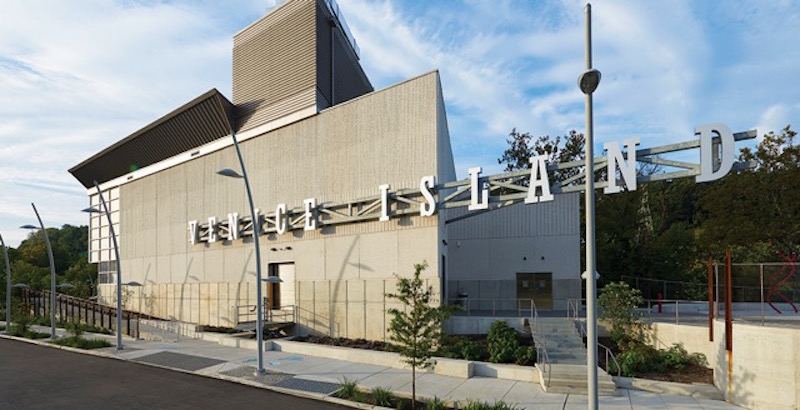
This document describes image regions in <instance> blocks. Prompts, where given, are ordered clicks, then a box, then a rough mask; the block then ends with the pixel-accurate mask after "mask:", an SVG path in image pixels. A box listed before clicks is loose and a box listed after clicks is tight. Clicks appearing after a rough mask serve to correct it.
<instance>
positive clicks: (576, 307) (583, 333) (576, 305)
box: [567, 299, 622, 379]
mask: <svg viewBox="0 0 800 410" xmlns="http://www.w3.org/2000/svg"><path fill="white" fill-rule="evenodd" d="M583 300H584V299H568V300H567V317H568V318H569V319H570V320H572V321H573V322H575V323H577V325H578V333H579V334H580V337H581V339H583V338H584V337H586V325H585V324H584V323H583V322H582V321H581V320H580V306H579V303H580V302H581V301H583ZM573 302H574V307H573V306H572V304H573ZM571 311H574V315H570V312H571ZM597 347H602V348H603V349H604V350H605V353H606V354H605V358H606V360H605V369H606V372H608V359H609V358H611V361H613V362H614V366H615V368H616V369H617V376H616V378H617V379H619V378H620V377H621V376H622V369H621V368H620V366H619V362H618V361H617V357H616V356H614V352H612V351H611V349H609V348H608V347H607V346H605V345H603V344H602V343H597ZM612 377H613V376H612Z"/></svg>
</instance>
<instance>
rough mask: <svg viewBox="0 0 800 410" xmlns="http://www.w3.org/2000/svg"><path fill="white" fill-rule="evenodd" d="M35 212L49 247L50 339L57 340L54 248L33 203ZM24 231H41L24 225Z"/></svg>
mask: <svg viewBox="0 0 800 410" xmlns="http://www.w3.org/2000/svg"><path fill="white" fill-rule="evenodd" d="M31 206H32V207H33V212H34V213H35V214H36V219H38V220H39V226H40V227H41V229H42V234H44V243H45V245H47V256H48V258H50V338H51V339H55V338H56V264H55V262H54V261H53V248H52V247H51V246H50V237H48V236H47V229H45V228H44V223H43V222H42V217H40V216H39V211H38V210H36V205H34V203H33V202H31ZM20 228H22V229H39V228H37V227H36V226H33V225H22V226H20Z"/></svg>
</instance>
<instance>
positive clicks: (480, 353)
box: [458, 340, 488, 360]
mask: <svg viewBox="0 0 800 410" xmlns="http://www.w3.org/2000/svg"><path fill="white" fill-rule="evenodd" d="M458 347H459V352H460V353H461V359H464V360H483V359H484V358H485V357H486V356H487V355H488V354H487V352H486V347H484V346H483V345H482V344H481V343H478V342H473V341H471V340H464V341H462V342H461V343H459V346H458Z"/></svg>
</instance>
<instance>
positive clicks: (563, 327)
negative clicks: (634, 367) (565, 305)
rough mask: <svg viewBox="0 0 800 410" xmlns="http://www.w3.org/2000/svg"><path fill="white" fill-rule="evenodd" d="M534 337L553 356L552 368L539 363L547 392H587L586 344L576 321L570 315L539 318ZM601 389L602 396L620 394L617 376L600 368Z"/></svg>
mask: <svg viewBox="0 0 800 410" xmlns="http://www.w3.org/2000/svg"><path fill="white" fill-rule="evenodd" d="M533 339H534V340H535V341H536V345H537V346H539V347H541V346H545V345H546V348H547V355H548V357H549V359H550V366H549V367H548V366H544V365H543V364H542V365H539V364H537V368H538V369H539V375H540V378H539V380H540V381H541V384H542V388H543V389H544V391H546V392H548V393H561V394H587V393H588V389H587V378H588V377H587V374H586V373H587V369H586V347H585V346H584V345H583V340H582V339H581V337H580V335H579V334H578V331H577V329H576V328H575V324H574V323H573V322H572V321H570V320H569V319H567V318H539V329H538V334H537V329H536V328H535V327H534V328H533ZM548 371H549V372H550V374H548ZM597 390H598V394H599V395H601V396H617V395H619V393H617V389H616V385H615V384H614V380H613V378H612V377H611V376H609V375H608V374H607V373H606V372H605V371H604V370H603V369H601V368H599V367H598V368H597Z"/></svg>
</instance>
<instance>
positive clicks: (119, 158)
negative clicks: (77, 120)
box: [69, 88, 234, 188]
mask: <svg viewBox="0 0 800 410" xmlns="http://www.w3.org/2000/svg"><path fill="white" fill-rule="evenodd" d="M233 118H234V106H233V104H232V103H231V102H230V101H228V99H227V98H225V96H223V95H222V94H221V93H220V92H219V91H217V89H215V88H214V89H211V90H209V91H208V92H206V93H204V94H203V95H201V96H199V97H197V98H195V99H194V100H192V101H189V102H188V103H186V104H184V105H183V106H181V107H180V108H178V109H176V110H174V111H172V112H170V113H169V114H167V115H165V116H163V117H161V118H159V119H158V120H156V121H154V122H152V123H151V124H149V125H148V126H146V127H144V128H142V129H140V130H139V131H136V132H134V133H133V134H131V135H129V136H127V137H125V138H123V139H122V140H120V141H118V142H117V143H115V144H113V145H111V146H109V147H108V148H106V149H104V150H102V151H100V152H98V153H97V154H95V155H93V156H92V157H91V158H89V159H87V160H85V161H83V162H81V163H80V164H78V165H76V166H74V167H72V168H71V169H70V170H69V172H70V173H71V174H72V175H73V176H74V177H75V178H76V179H78V181H80V182H81V183H82V184H83V186H85V187H86V188H89V187H92V186H94V181H95V180H97V181H98V182H100V183H103V182H106V181H109V180H112V179H114V178H117V177H120V176H122V175H125V174H127V173H129V172H132V171H135V170H137V169H139V168H144V167H146V166H148V165H152V164H154V163H157V162H159V161H162V160H165V159H167V158H169V157H172V156H175V155H178V154H180V153H182V152H186V151H188V150H191V149H193V148H196V147H199V146H201V145H204V144H207V143H209V142H211V141H214V140H216V139H219V138H221V137H224V136H226V135H229V134H230V132H231V129H232V128H233V120H232V119H233Z"/></svg>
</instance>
